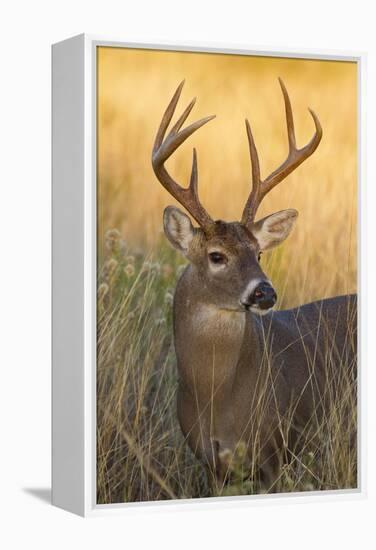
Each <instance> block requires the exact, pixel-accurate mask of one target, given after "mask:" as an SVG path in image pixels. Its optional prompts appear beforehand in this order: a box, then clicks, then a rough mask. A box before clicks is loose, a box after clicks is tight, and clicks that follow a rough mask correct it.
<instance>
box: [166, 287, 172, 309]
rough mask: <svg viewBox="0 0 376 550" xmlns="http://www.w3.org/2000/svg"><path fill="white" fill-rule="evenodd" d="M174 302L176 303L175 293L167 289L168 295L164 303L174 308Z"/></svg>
mask: <svg viewBox="0 0 376 550" xmlns="http://www.w3.org/2000/svg"><path fill="white" fill-rule="evenodd" d="M173 301H174V295H173V292H172V291H171V289H167V290H166V294H165V296H164V303H165V304H166V306H172V303H173Z"/></svg>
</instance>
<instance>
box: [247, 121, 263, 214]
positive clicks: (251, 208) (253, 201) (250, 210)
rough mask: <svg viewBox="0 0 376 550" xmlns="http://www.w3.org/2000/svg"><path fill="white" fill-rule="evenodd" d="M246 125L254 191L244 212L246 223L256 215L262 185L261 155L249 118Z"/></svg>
mask: <svg viewBox="0 0 376 550" xmlns="http://www.w3.org/2000/svg"><path fill="white" fill-rule="evenodd" d="M245 127H246V130H247V137H248V146H249V155H250V157H251V167H252V191H251V194H250V195H249V197H248V200H247V202H246V205H245V207H244V212H243V216H242V223H243V224H245V223H246V222H247V221H248V219H249V218H252V219H253V218H254V217H255V214H256V210H257V207H258V204H259V195H260V186H261V176H260V162H259V157H258V153H257V149H256V144H255V140H254V139H253V134H252V130H251V125H250V124H249V121H248V119H245Z"/></svg>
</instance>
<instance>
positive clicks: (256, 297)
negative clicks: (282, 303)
mask: <svg viewBox="0 0 376 550" xmlns="http://www.w3.org/2000/svg"><path fill="white" fill-rule="evenodd" d="M276 301H277V294H276V292H275V290H274V288H273V287H272V285H271V284H269V283H266V282H263V283H260V284H259V285H257V287H256V288H255V289H254V290H253V292H252V294H250V296H249V297H248V299H247V301H246V302H245V303H244V302H243V305H244V306H245V307H251V306H256V307H258V308H260V309H270V308H271V307H273V306H274V304H275V303H276Z"/></svg>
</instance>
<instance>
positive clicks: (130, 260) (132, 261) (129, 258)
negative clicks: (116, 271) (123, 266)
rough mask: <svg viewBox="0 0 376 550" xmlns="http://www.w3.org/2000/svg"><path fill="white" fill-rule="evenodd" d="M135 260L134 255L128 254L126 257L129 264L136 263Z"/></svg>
mask: <svg viewBox="0 0 376 550" xmlns="http://www.w3.org/2000/svg"><path fill="white" fill-rule="evenodd" d="M134 260H135V257H134V256H127V257H126V258H125V261H126V262H127V264H134Z"/></svg>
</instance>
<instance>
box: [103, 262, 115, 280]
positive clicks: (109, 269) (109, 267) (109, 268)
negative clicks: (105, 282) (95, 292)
mask: <svg viewBox="0 0 376 550" xmlns="http://www.w3.org/2000/svg"><path fill="white" fill-rule="evenodd" d="M117 266H118V261H117V260H115V258H110V259H109V260H107V262H106V263H105V265H104V267H105V270H106V274H107V276H108V277H112V276H113V274H114V273H115V270H116V268H117Z"/></svg>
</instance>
